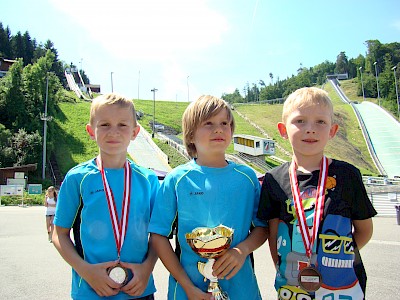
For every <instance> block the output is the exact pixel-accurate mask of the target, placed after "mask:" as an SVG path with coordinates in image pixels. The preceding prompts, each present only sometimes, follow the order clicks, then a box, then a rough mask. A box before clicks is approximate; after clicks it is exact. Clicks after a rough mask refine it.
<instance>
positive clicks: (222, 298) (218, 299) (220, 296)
mask: <svg viewBox="0 0 400 300" xmlns="http://www.w3.org/2000/svg"><path fill="white" fill-rule="evenodd" d="M207 292H208V293H210V294H211V295H213V297H214V299H215V300H229V296H228V294H227V293H226V292H224V291H222V290H221V287H220V286H219V284H218V282H212V281H211V282H210V283H209V285H208V289H207Z"/></svg>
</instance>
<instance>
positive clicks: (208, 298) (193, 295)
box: [185, 285, 214, 300]
mask: <svg viewBox="0 0 400 300" xmlns="http://www.w3.org/2000/svg"><path fill="white" fill-rule="evenodd" d="M185 293H186V296H187V297H188V299H189V300H214V297H213V296H212V295H211V294H209V293H206V292H203V291H202V290H200V289H199V288H198V287H196V286H194V285H192V286H191V287H190V288H189V289H185Z"/></svg>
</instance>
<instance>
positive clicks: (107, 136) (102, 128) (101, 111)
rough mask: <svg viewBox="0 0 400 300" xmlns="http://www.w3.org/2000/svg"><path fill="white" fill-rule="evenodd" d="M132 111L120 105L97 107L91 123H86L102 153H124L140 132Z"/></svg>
mask: <svg viewBox="0 0 400 300" xmlns="http://www.w3.org/2000/svg"><path fill="white" fill-rule="evenodd" d="M139 128H140V127H138V126H135V123H134V118H133V115H132V111H131V110H130V109H129V108H127V107H123V106H120V105H106V106H101V107H99V108H98V109H97V111H96V115H95V117H94V118H93V120H92V123H91V124H88V125H86V130H87V132H88V133H89V135H90V137H91V138H92V139H93V140H95V141H96V143H97V144H98V146H99V148H100V154H101V155H102V156H106V155H113V156H114V155H124V156H126V151H127V148H128V146H129V143H130V141H131V140H134V139H135V137H136V136H137V134H138V133H139Z"/></svg>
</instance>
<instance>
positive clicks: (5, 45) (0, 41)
mask: <svg viewBox="0 0 400 300" xmlns="http://www.w3.org/2000/svg"><path fill="white" fill-rule="evenodd" d="M10 39H11V32H10V28H9V27H8V26H7V27H6V28H5V29H4V27H3V24H2V23H1V22H0V56H1V57H4V58H12V49H11V42H10Z"/></svg>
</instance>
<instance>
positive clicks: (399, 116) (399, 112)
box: [392, 66, 400, 118]
mask: <svg viewBox="0 0 400 300" xmlns="http://www.w3.org/2000/svg"><path fill="white" fill-rule="evenodd" d="M396 68H397V66H394V67H393V68H392V70H393V75H394V86H395V87H396V102H397V117H398V118H400V107H399V91H398V90H397V79H396Z"/></svg>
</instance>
